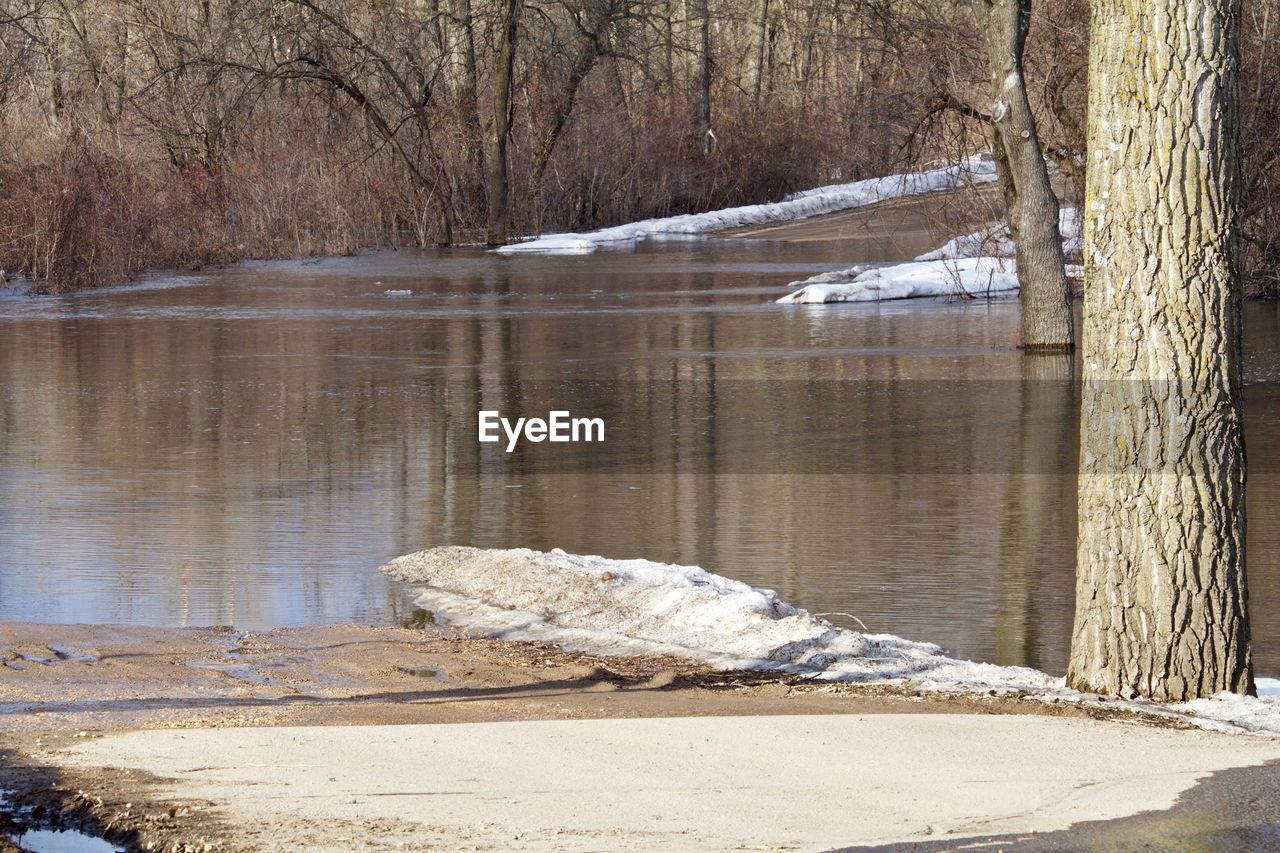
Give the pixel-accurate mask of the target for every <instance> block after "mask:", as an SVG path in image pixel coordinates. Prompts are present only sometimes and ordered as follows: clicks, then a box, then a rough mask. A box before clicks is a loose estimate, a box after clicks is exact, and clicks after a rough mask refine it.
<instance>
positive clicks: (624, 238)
mask: <svg viewBox="0 0 1280 853" xmlns="http://www.w3.org/2000/svg"><path fill="white" fill-rule="evenodd" d="M995 179H996V168H995V162H994V161H993V160H992V159H991V158H990V155H985V154H974V155H972V156H970V157H967V158H965V159H964V160H962V161H960V162H959V163H956V164H953V165H950V166H943V167H941V168H938V169H931V170H929V171H926V172H913V173H908V174H903V175H889V176H887V177H883V178H870V179H868V180H865V181H855V182H853V183H850V184H833V185H832V186H827V187H818V188H817V189H812V190H805V191H803V192H798V193H794V194H792V195H789V196H787V197H786V198H785V199H783V200H782V201H779V202H774V203H771V204H751V205H746V206H743V207H730V208H726V209H724V210H713V211H709V212H707V213H690V214H685V215H683V216H668V217H664V218H661V219H644V220H641V221H639V222H631V223H628V224H626V225H617V226H614V227H612V228H601V229H599V230H598V231H588V232H584V233H580V234H547V235H545V236H541V237H535V238H530V239H525V240H523V241H521V242H518V243H512V244H511V245H509V246H501V247H499V248H497V249H495V250H494V251H496V252H498V253H500V254H519V253H535V254H544V255H581V254H590V253H591V252H594V251H595V250H596V249H597V248H599V247H601V246H605V245H609V244H625V243H636V242H638V241H640V240H644V239H646V238H653V237H661V236H664V235H686V236H687V235H693V234H707V233H710V232H713V231H724V230H726V229H729V228H740V227H742V226H744V225H763V224H766V223H770V222H787V221H790V220H795V219H807V218H808V217H810V216H819V215H821V214H824V213H836V212H838V211H841V210H850V209H853V208H855V207H862V206H864V205H868V204H874V203H876V202H880V201H887V200H889V199H894V198H903V197H905V196H911V195H920V194H922V193H929V192H936V191H938V190H947V189H955V188H957V187H960V186H964V185H966V184H978V183H986V182H989V181H994V180H995Z"/></svg>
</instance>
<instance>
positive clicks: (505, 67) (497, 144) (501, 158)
mask: <svg viewBox="0 0 1280 853" xmlns="http://www.w3.org/2000/svg"><path fill="white" fill-rule="evenodd" d="M519 22H520V0H504V2H503V4H502V19H501V23H500V29H499V34H498V38H499V41H498V61H497V65H496V67H495V68H494V72H493V126H492V128H491V129H490V132H489V156H488V158H487V162H486V164H485V176H486V180H485V185H486V193H485V194H486V196H487V198H488V207H489V211H488V214H489V215H488V228H487V232H486V237H485V239H486V241H487V242H488V243H489V245H490V246H501V245H502V244H504V243H506V242H507V229H508V227H509V226H510V219H511V211H510V203H511V202H510V197H511V178H510V174H509V168H510V167H509V165H508V163H507V143H508V141H510V138H511V109H512V104H511V95H512V92H511V89H512V84H513V82H514V78H515V66H516V34H517V31H518V28H519V25H520V23H519Z"/></svg>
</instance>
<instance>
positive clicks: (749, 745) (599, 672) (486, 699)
mask: <svg viewBox="0 0 1280 853" xmlns="http://www.w3.org/2000/svg"><path fill="white" fill-rule="evenodd" d="M0 661H2V662H3V664H4V665H3V666H0V749H3V751H4V754H3V761H2V762H0V765H2V768H0V785H3V786H4V787H5V788H6V789H7V790H9V791H11V792H14V793H13V795H12V796H11V801H12V802H17V803H21V804H25V805H35V806H38V807H40V808H42V809H44V810H45V815H44V816H47V815H51V814H61V815H64V816H68V817H69V819H70V820H72V821H74V822H77V823H78V824H79V825H81V826H83V827H85V828H87V829H90V830H92V831H94V832H96V833H98V834H103V835H106V836H107V837H109V838H111V839H112V840H113V841H116V842H120V843H124V844H128V845H131V846H135V847H139V848H143V847H150V848H152V849H183V847H184V845H195V849H201V848H203V846H204V845H206V844H207V845H209V849H215V850H265V849H275V850H285V849H299V848H301V847H307V848H309V849H334V850H338V849H342V850H349V849H352V846H353V845H355V844H356V842H359V844H358V845H356V846H358V848H359V849H397V846H398V845H400V844H408V845H409V846H410V847H429V846H431V845H438V846H443V847H448V848H456V847H457V841H458V840H459V839H463V838H465V839H466V843H467V844H469V845H475V846H479V847H481V848H482V849H488V848H499V849H508V848H511V847H524V848H526V849H574V848H575V847H576V848H578V849H601V848H610V849H612V848H618V847H629V848H640V849H644V848H645V847H649V848H656V847H661V848H663V849H699V848H701V849H725V848H729V847H734V846H737V845H751V846H763V847H766V848H782V849H819V848H824V847H831V846H838V845H850V844H868V843H890V842H902V841H907V842H910V841H914V840H925V839H930V838H934V839H936V838H939V837H963V836H967V835H984V836H986V835H998V834H1004V833H1028V832H1046V831H1052V830H1061V829H1063V828H1064V827H1067V826H1070V825H1071V824H1073V823H1076V822H1078V821H1085V820H1093V821H1096V820H1115V819H1118V818H1121V817H1122V816H1123V815H1127V814H1133V813H1135V812H1138V811H1142V810H1146V809H1168V808H1169V807H1170V806H1171V805H1172V804H1173V803H1174V801H1175V800H1176V799H1177V797H1178V795H1179V794H1180V793H1183V792H1186V791H1188V789H1191V788H1192V787H1193V786H1195V785H1196V782H1197V780H1198V779H1201V778H1202V777H1204V776H1206V775H1207V774H1210V773H1213V772H1215V771H1221V770H1224V769H1226V768H1231V767H1248V766H1252V765H1259V764H1262V763H1263V762H1266V761H1271V760H1274V759H1280V742H1276V741H1272V740H1266V739H1260V738H1246V737H1231V736H1224V735H1212V734H1207V733H1203V732H1199V731H1189V730H1175V729H1169V728H1167V727H1165V728H1160V727H1157V726H1154V725H1151V724H1149V721H1148V722H1142V721H1136V720H1134V719H1133V718H1132V717H1130V716H1128V715H1124V714H1118V713H1117V712H1115V711H1113V710H1112V709H1110V708H1109V707H1108V706H1107V705H1106V703H1091V704H1089V705H1086V706H1076V705H1067V704H1065V703H1062V704H1058V705H1052V704H1044V703H1042V702H1038V701H1029V700H1024V699H1021V698H1019V697H1016V696H1000V697H991V696H984V697H967V698H955V697H952V698H948V697H944V696H937V695H927V694H925V695H917V694H915V693H914V692H913V691H911V690H910V689H883V688H881V689H871V688H861V689H859V688H852V687H838V688H837V687H832V686H820V685H813V684H808V683H805V682H802V681H799V680H796V679H789V678H785V677H781V678H780V677H770V676H760V675H751V674H732V673H717V672H712V671H709V670H707V669H705V668H701V667H698V666H692V665H689V664H687V663H684V662H681V661H678V660H673V659H663V658H641V659H636V658H628V659H613V658H610V659H591V658H586V657H583V656H579V655H571V654H565V653H562V652H559V651H558V650H556V649H554V648H550V647H547V646H542V645H539V644H531V643H506V642H501V641H497V640H492V639H483V638H481V639H465V638H462V637H460V636H458V635H456V634H452V633H449V632H447V631H442V630H440V629H436V628H431V627H427V628H424V629H422V630H418V629H402V628H365V627H357V626H333V627H322V628H300V629H287V630H277V631H269V632H262V633H244V632H237V631H232V630H228V629H205V630H199V629H197V630H187V631H182V630H149V629H128V628H103V627H86V626H69V627H68V626H47V625H31V624H13V623H9V624H3V625H0ZM1116 717H1119V718H1121V719H1118V720H1117V719H1113V718H1116ZM37 817H38V818H39V817H42V815H37Z"/></svg>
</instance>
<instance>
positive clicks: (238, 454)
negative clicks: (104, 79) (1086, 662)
mask: <svg viewBox="0 0 1280 853" xmlns="http://www.w3.org/2000/svg"><path fill="white" fill-rule="evenodd" d="M905 239H906V242H905V243H901V242H900V243H892V242H886V241H885V240H883V239H879V240H867V241H862V242H861V243H851V242H841V241H830V242H821V243H799V244H786V243H775V242H749V241H702V242H691V243H669V244H661V245H657V246H653V247H651V248H648V249H646V250H643V251H640V252H637V253H634V254H626V253H616V254H615V253H600V254H597V255H594V256H589V257H579V258H568V259H565V258H537V257H524V258H518V259H506V258H499V257H495V256H492V255H487V254H484V253H481V252H479V251H454V252H446V253H436V254H430V253H426V254H419V253H392V252H384V253H379V254H374V255H370V256H365V257H360V258H352V259H339V260H326V261H322V262H296V263H279V264H254V265H247V266H243V267H238V268H234V269H230V270H226V271H219V272H214V273H210V274H205V275H200V276H194V277H190V278H186V279H181V280H168V281H158V282H156V283H153V284H152V285H147V286H141V287H134V288H124V289H117V290H112V291H100V292H95V293H90V294H84V295H77V296H71V297H61V298H47V299H29V298H22V297H13V298H6V299H3V300H0V618H2V619H20V620H31V621H48V622H124V623H140V624H160V625H205V624H235V625H238V626H241V627H245V628H262V627H268V626H278V625H292V624H302V623H329V622H340V621H357V622H367V623H388V622H398V621H403V620H407V619H410V618H412V617H413V608H412V605H411V604H410V603H409V602H408V601H407V600H406V598H405V595H404V592H403V591H402V590H401V589H399V588H398V587H397V586H396V585H394V584H392V583H390V582H388V581H387V580H385V579H384V578H382V577H381V576H380V575H379V574H378V573H377V567H378V565H379V564H380V563H381V562H383V561H384V560H386V559H387V558H389V557H392V556H395V555H397V554H400V553H404V552H406V551H411V550H415V549H418V548H424V547H427V546H432V545H440V544H447V543H459V544H475V545H481V546H495V547H499V546H501V547H515V546H528V547H532V548H551V547H561V548H564V549H566V550H569V551H575V552H585V553H598V554H604V555H608V556H615V557H634V556H643V557H647V558H651V559H655V560H663V561H675V562H682V563H695V564H699V565H702V566H704V567H706V568H708V569H710V570H712V571H716V572H719V573H722V574H725V575H729V576H732V577H735V578H739V579H742V580H745V581H747V582H750V583H753V584H757V585H765V586H770V587H773V588H775V589H777V590H778V591H779V592H780V593H781V594H782V595H783V596H784V597H785V598H787V599H789V600H791V601H794V602H796V603H798V604H801V605H803V606H806V607H809V608H811V609H813V610H815V611H818V612H823V613H843V614H852V615H853V616H856V617H857V618H858V619H860V620H861V621H862V622H863V623H865V624H866V626H867V627H868V628H870V629H871V630H874V631H885V632H892V633H897V634H902V635H905V636H908V637H911V638H916V639H929V640H934V641H936V642H939V643H942V644H943V645H945V646H947V647H948V648H950V649H952V650H954V651H956V652H957V653H959V654H962V655H966V656H972V657H976V658H980V659H987V660H994V661H998V662H1002V663H1027V664H1031V665H1034V666H1038V667H1043V668H1046V669H1049V670H1051V671H1058V670H1060V669H1061V668H1062V666H1063V665H1064V661H1065V649H1066V644H1067V641H1068V629H1069V624H1070V617H1071V607H1072V572H1073V548H1074V545H1073V538H1074V524H1075V521H1074V509H1073V507H1074V491H1073V489H1074V486H1073V481H1072V477H1071V467H1072V464H1073V459H1074V453H1075V449H1074V443H1073V442H1074V433H1075V425H1074V420H1073V417H1074V416H1073V405H1072V402H1073V394H1074V393H1075V391H1074V388H1073V385H1072V382H1071V380H1070V378H1069V375H1068V374H1069V366H1068V367H1067V368H1066V369H1064V366H1063V365H1062V364H1061V363H1060V362H1053V361H1027V360H1024V358H1023V356H1022V355H1021V354H1020V353H1019V352H1018V351H1017V350H1015V349H1013V348H1011V347H1010V346H1009V345H1008V344H1009V342H1010V341H1012V340H1014V339H1015V335H1016V331H1017V323H1018V306H1017V304H1016V302H990V303H988V302H951V303H941V302H912V303H898V304H886V305H882V306H829V307H794V306H786V307H784V306H775V305H772V304H769V302H768V300H769V299H770V298H772V297H776V296H778V295H780V294H781V293H783V292H785V285H786V283H787V282H790V281H792V280H794V279H799V278H804V277H806V276H808V275H811V274H813V273H814V272H817V271H821V270H826V269H832V268H836V267H839V266H844V265H847V264H848V263H849V262H851V261H855V260H859V259H860V256H863V257H865V256H879V257H893V256H900V255H901V254H902V253H904V252H909V251H911V250H918V246H917V245H915V244H916V243H918V242H920V240H921V239H924V238H921V237H920V235H906V238H905ZM925 241H926V242H927V239H926V240H925ZM393 288H394V289H401V288H403V289H411V290H412V291H413V295H412V296H409V297H401V298H395V297H388V296H384V295H383V291H384V290H387V289H393ZM1246 328H1247V334H1248V350H1249V352H1248V368H1247V372H1248V378H1249V381H1250V386H1249V397H1248V413H1247V414H1248V440H1249V443H1250V444H1249V447H1250V459H1251V465H1252V467H1251V480H1250V484H1249V511H1250V514H1251V517H1250V529H1249V559H1250V572H1251V577H1250V580H1251V587H1252V596H1253V597H1252V605H1253V612H1254V617H1255V634H1256V636H1257V646H1258V659H1259V663H1260V667H1259V669H1260V672H1261V673H1262V674H1274V673H1277V672H1280V615H1277V613H1278V612H1280V611H1278V609H1277V607H1276V606H1275V605H1276V604H1277V603H1280V584H1278V582H1277V579H1278V578H1280V533H1277V532H1276V530H1275V527H1276V525H1274V524H1272V523H1271V519H1272V518H1273V517H1274V516H1275V515H1276V514H1277V508H1280V477H1277V472H1276V471H1275V467H1276V466H1274V465H1271V464H1269V460H1270V459H1273V458H1275V451H1276V439H1275V434H1276V431H1275V429H1274V427H1273V424H1274V420H1275V417H1276V416H1277V414H1280V402H1278V399H1280V395H1277V394H1276V393H1274V388H1275V387H1276V386H1273V385H1270V384H1266V383H1268V382H1275V381H1276V380H1278V379H1280V315H1278V314H1277V310H1276V306H1273V305H1259V304H1251V305H1249V306H1248V307H1247V322H1246ZM478 408H497V409H502V410H503V411H504V413H509V414H513V415H517V414H519V415H541V414H543V413H545V412H546V411H547V409H548V408H566V409H571V410H572V411H573V412H574V414H577V415H591V416H596V415H598V416H602V417H605V418H606V420H607V422H608V425H609V433H608V438H607V440H606V442H605V443H604V444H603V445H591V446H588V445H580V446H567V445H555V446H551V445H536V446H535V445H525V446H523V447H521V448H520V449H518V450H517V451H516V452H515V453H512V454H505V453H504V452H503V451H502V448H501V447H499V446H495V445H483V446H481V445H479V444H478V443H477V442H476V432H475V430H476V427H475V417H476V411H477V409H478ZM832 618H833V619H834V620H835V621H837V622H841V621H843V622H845V623H846V624H854V623H853V622H851V621H849V620H848V618H847V617H844V616H833V617H832Z"/></svg>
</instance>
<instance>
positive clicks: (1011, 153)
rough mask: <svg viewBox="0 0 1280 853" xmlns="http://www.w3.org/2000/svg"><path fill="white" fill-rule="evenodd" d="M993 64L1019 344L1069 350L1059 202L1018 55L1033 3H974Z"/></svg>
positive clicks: (995, 123) (999, 167) (1071, 342)
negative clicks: (1017, 285)
mask: <svg viewBox="0 0 1280 853" xmlns="http://www.w3.org/2000/svg"><path fill="white" fill-rule="evenodd" d="M972 6H973V10H974V14H975V15H976V16H977V18H978V23H979V26H980V27H981V28H982V31H983V34H984V35H985V37H986V41H987V54H988V56H989V57H990V61H991V99H992V108H991V118H992V125H993V127H994V128H995V156H996V167H997V171H998V173H999V177H1000V185H1001V188H1002V189H1003V191H1004V200H1005V216H1006V217H1007V218H1008V220H1009V230H1010V231H1011V232H1012V233H1013V240H1014V245H1015V246H1016V248H1017V256H1018V279H1019V280H1020V282H1021V296H1022V345H1023V346H1024V347H1026V348H1027V349H1030V350H1038V351H1061V350H1069V349H1071V348H1072V347H1073V346H1075V334H1074V330H1073V329H1072V314H1071V289H1070V286H1069V284H1068V282H1067V275H1066V272H1065V268H1064V263H1063V258H1062V235H1061V234H1060V233H1059V230H1058V198H1057V196H1055V195H1054V194H1053V187H1052V186H1050V184H1049V172H1048V170H1047V169H1046V167H1045V162H1044V155H1043V154H1042V153H1041V151H1040V140H1039V137H1038V136H1037V134H1036V120H1035V116H1034V115H1032V113H1031V104H1030V102H1029V101H1028V99H1027V85H1026V80H1025V79H1024V78H1023V63H1022V57H1023V52H1024V47H1025V45H1026V40H1027V32H1028V30H1029V29H1030V26H1031V0H972Z"/></svg>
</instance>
